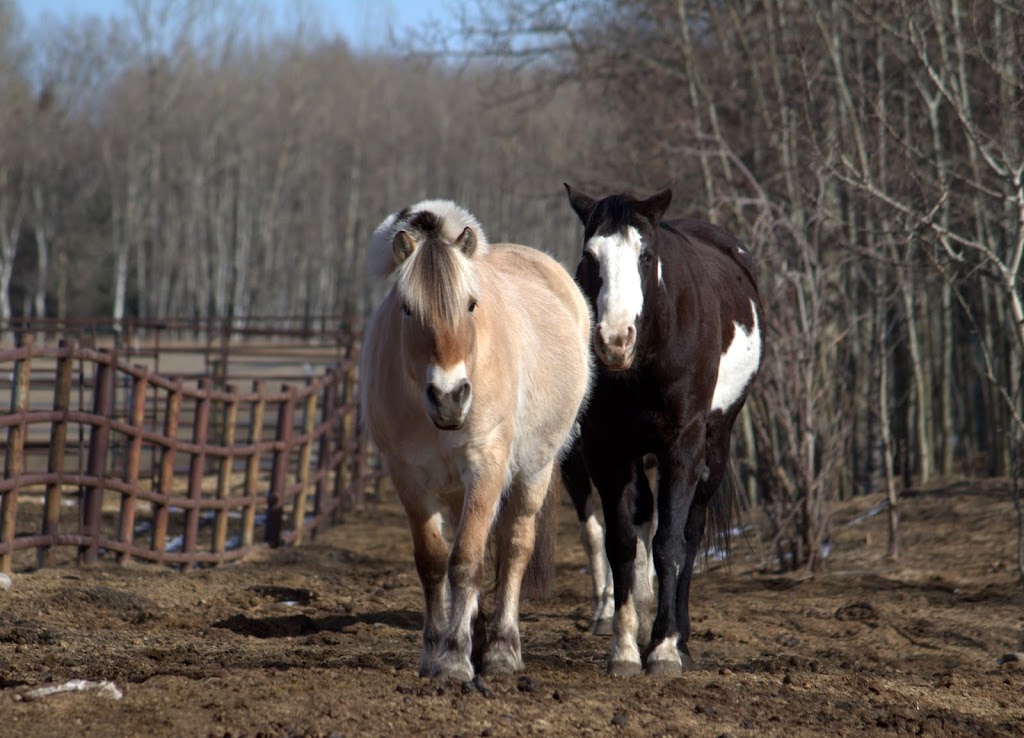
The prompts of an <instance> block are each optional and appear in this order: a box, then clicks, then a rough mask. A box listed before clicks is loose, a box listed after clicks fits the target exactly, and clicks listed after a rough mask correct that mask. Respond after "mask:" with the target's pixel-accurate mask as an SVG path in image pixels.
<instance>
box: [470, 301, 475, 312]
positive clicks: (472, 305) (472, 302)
mask: <svg viewBox="0 0 1024 738" xmlns="http://www.w3.org/2000/svg"><path fill="white" fill-rule="evenodd" d="M474 310H476V300H470V301H469V312H473V311H474Z"/></svg>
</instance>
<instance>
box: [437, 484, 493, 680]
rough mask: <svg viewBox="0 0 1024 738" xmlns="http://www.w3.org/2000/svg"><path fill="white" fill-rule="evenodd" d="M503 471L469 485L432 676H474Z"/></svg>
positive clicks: (449, 570)
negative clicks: (476, 623) (477, 626)
mask: <svg viewBox="0 0 1024 738" xmlns="http://www.w3.org/2000/svg"><path fill="white" fill-rule="evenodd" d="M503 481H504V479H503V477H502V475H500V474H497V473H492V474H485V475H482V476H480V477H478V478H476V479H475V480H473V483H472V484H471V485H470V489H469V490H468V491H467V493H466V497H465V500H464V501H463V505H462V518H461V519H460V521H459V527H458V530H457V532H456V534H455V541H454V542H453V544H452V551H451V556H450V557H449V560H448V582H449V585H450V589H451V618H450V620H449V625H448V632H447V634H446V635H445V637H444V641H443V643H442V648H441V652H440V654H439V659H438V667H437V669H436V671H435V672H434V674H433V676H437V677H441V678H446V679H454V680H457V681H460V682H466V681H469V680H470V679H472V678H473V664H472V661H471V657H472V651H473V637H472V634H473V620H474V618H476V616H477V612H478V610H479V607H480V588H481V586H482V584H483V576H484V555H485V554H486V550H487V537H488V535H489V533H490V530H491V524H492V523H493V522H494V516H495V513H496V512H497V510H498V503H499V501H500V500H501V491H502V483H503Z"/></svg>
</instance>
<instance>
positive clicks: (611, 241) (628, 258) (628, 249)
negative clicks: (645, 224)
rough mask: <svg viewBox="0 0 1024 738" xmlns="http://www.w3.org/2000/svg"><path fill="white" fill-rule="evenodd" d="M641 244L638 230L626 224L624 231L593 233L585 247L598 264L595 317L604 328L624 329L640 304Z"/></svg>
mask: <svg viewBox="0 0 1024 738" xmlns="http://www.w3.org/2000/svg"><path fill="white" fill-rule="evenodd" d="M642 248H643V239H642V238H641V237H640V232H639V231H638V230H637V229H636V228H633V227H632V226H630V227H629V228H627V229H626V230H625V232H624V233H616V234H615V235H612V236H594V237H593V238H591V239H590V240H589V241H587V245H586V249H587V251H589V252H590V253H591V254H593V256H594V258H595V259H597V263H598V264H599V265H600V267H601V292H600V293H599V294H598V296H597V320H596V321H595V322H596V323H597V324H598V325H601V326H602V327H603V328H604V329H605V330H606V331H608V332H611V333H625V331H626V328H627V327H628V326H631V325H633V321H634V320H636V316H638V315H639V314H640V312H641V311H642V310H643V307H644V292H643V289H642V286H641V284H640V269H639V267H638V261H639V259H640V251H641V249H642Z"/></svg>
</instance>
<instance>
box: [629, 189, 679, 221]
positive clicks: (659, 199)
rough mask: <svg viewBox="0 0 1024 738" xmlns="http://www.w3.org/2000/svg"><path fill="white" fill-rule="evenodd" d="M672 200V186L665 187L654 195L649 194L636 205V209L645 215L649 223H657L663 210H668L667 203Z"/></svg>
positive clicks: (663, 213) (663, 212)
mask: <svg viewBox="0 0 1024 738" xmlns="http://www.w3.org/2000/svg"><path fill="white" fill-rule="evenodd" d="M671 202H672V188H671V187H667V188H665V189H664V190H662V191H661V192H659V193H658V194H656V195H651V196H650V197H648V198H647V199H646V200H644V201H643V202H642V203H640V204H639V205H637V207H636V209H637V210H639V211H640V212H641V213H642V214H644V215H645V216H647V218H648V219H649V220H650V221H651V223H655V224H657V223H658V221H660V220H661V218H662V216H663V215H665V211H666V210H668V206H669V204H670V203H671Z"/></svg>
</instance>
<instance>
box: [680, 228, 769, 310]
mask: <svg viewBox="0 0 1024 738" xmlns="http://www.w3.org/2000/svg"><path fill="white" fill-rule="evenodd" d="M663 225H665V226H667V227H668V230H669V231H674V232H675V233H677V234H678V235H680V236H682V237H683V239H685V241H686V242H687V244H688V245H689V246H691V247H692V248H695V249H697V250H698V251H700V252H701V253H702V254H703V255H704V257H705V260H704V263H705V265H706V267H705V268H707V269H710V270H712V271H713V272H718V273H721V274H724V275H725V276H726V277H727V278H728V281H731V282H735V272H736V271H737V270H738V271H739V272H740V273H741V274H742V275H743V277H744V278H745V279H746V282H747V283H748V285H749V288H750V289H749V290H745V291H748V292H749V291H751V290H752V291H753V293H754V294H755V296H756V293H757V276H756V274H755V271H754V258H753V256H752V255H751V253H750V252H749V251H748V250H747V249H746V248H745V247H744V245H743V242H742V241H740V240H739V239H738V238H736V237H735V236H734V235H733V234H732V233H730V232H729V231H727V230H726V229H724V228H722V227H721V226H718V225H715V224H714V223H709V222H707V221H703V220H697V219H694V218H676V219H674V220H669V221H664V222H663ZM714 276H717V275H713V277H714Z"/></svg>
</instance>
